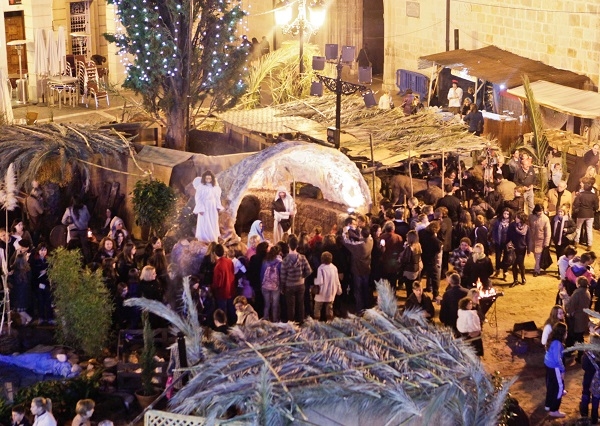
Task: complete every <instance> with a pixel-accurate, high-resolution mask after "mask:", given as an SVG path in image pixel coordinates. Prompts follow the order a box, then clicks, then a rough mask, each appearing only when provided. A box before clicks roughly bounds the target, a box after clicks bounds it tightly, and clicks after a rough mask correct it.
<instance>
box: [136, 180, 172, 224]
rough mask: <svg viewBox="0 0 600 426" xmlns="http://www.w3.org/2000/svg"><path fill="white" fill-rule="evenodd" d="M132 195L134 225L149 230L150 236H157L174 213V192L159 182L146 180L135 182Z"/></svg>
mask: <svg viewBox="0 0 600 426" xmlns="http://www.w3.org/2000/svg"><path fill="white" fill-rule="evenodd" d="M132 195H133V199H132V201H133V212H134V213H135V223H136V224H137V225H139V226H141V227H142V228H144V227H146V228H150V229H149V232H148V233H149V234H150V235H158V234H159V233H160V231H161V230H162V229H163V227H164V225H165V222H166V219H167V218H168V217H169V216H170V215H172V214H173V212H174V211H175V206H176V201H177V196H176V195H175V191H174V190H173V188H171V187H169V186H168V185H166V184H165V183H164V182H161V181H160V180H156V179H152V178H147V179H143V180H139V181H137V182H136V184H135V187H134V188H133V192H132Z"/></svg>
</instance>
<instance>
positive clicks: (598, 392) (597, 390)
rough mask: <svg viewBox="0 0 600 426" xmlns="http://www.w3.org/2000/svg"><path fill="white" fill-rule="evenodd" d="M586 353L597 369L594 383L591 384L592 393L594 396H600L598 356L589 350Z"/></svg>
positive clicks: (593, 378)
mask: <svg viewBox="0 0 600 426" xmlns="http://www.w3.org/2000/svg"><path fill="white" fill-rule="evenodd" d="M586 354H587V356H588V359H589V360H590V362H591V363H592V365H593V366H594V369H595V370H596V372H595V373H594V377H592V383H591V384H590V393H591V394H592V397H594V398H600V368H599V367H598V364H597V360H596V357H595V356H594V355H593V354H591V353H589V352H586Z"/></svg>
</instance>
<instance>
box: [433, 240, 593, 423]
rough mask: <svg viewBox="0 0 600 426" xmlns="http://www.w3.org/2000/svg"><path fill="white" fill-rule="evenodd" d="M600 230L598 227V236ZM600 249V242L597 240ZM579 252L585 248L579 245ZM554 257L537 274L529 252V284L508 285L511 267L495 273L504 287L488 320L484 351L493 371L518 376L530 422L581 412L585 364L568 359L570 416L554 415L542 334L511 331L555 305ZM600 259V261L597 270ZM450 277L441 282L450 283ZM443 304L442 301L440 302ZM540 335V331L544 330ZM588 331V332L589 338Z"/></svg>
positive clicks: (565, 403) (540, 318)
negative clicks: (549, 409)
mask: <svg viewBox="0 0 600 426" xmlns="http://www.w3.org/2000/svg"><path fill="white" fill-rule="evenodd" d="M599 239H600V235H599V233H598V232H595V240H596V241H599ZM594 248H595V250H596V253H598V249H599V248H600V244H598V243H597V244H595V247H594ZM578 252H579V253H582V252H583V251H582V250H581V249H579V250H578ZM552 257H553V260H554V261H555V262H554V264H553V265H552V266H550V268H549V269H548V270H547V272H546V274H545V275H541V276H538V277H536V278H534V277H533V275H532V271H533V266H534V261H533V255H529V256H528V257H527V258H526V262H525V267H526V270H527V272H528V273H527V275H526V279H527V284H525V285H518V286H516V287H514V288H509V285H510V283H512V274H511V273H510V272H509V273H508V276H507V279H506V281H502V280H499V279H494V288H495V289H496V291H497V292H504V295H503V296H502V297H498V299H497V301H496V303H495V306H492V308H491V309H490V311H489V312H488V314H487V316H486V320H487V321H486V323H485V324H484V326H483V336H484V337H483V339H484V348H485V356H484V357H483V359H482V362H483V364H484V365H485V368H486V370H487V371H488V372H490V373H493V372H495V371H499V372H500V374H501V375H502V376H503V377H506V378H510V377H517V380H516V382H515V384H514V385H513V386H512V387H511V389H510V392H511V395H512V396H513V397H515V398H516V399H518V401H519V404H520V406H521V407H522V408H523V409H524V410H525V412H526V413H527V414H528V415H529V416H530V422H531V425H532V426H534V425H562V424H568V425H570V424H575V423H576V420H577V419H579V418H580V416H579V400H580V397H581V382H582V378H583V370H582V369H581V365H580V364H576V363H572V364H570V365H567V371H566V374H565V388H566V390H567V392H568V393H567V395H565V396H564V397H563V399H562V405H561V408H560V409H561V411H563V412H565V413H566V414H567V417H566V418H565V419H560V420H555V419H553V418H551V417H550V416H548V415H547V413H546V412H545V411H544V399H545V395H546V385H545V374H546V373H545V369H544V348H543V346H542V344H541V343H540V340H539V338H537V339H525V340H521V339H519V338H517V337H515V336H514V335H513V334H512V329H513V326H514V324H515V323H521V322H526V321H534V322H535V324H536V325H537V327H538V328H540V329H541V328H542V327H543V325H544V322H545V320H546V318H547V317H548V314H549V313H550V309H551V308H552V306H554V301H555V298H556V292H557V285H558V282H559V280H558V271H557V267H556V257H555V256H554V253H552ZM599 267H600V265H598V266H596V267H595V269H596V271H598V270H600V269H599ZM445 285H446V283H445V282H443V283H442V286H443V287H442V288H445ZM436 309H439V306H436ZM540 335H541V332H540ZM587 340H588V337H587V336H586V341H587Z"/></svg>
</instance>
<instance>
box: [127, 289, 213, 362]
mask: <svg viewBox="0 0 600 426" xmlns="http://www.w3.org/2000/svg"><path fill="white" fill-rule="evenodd" d="M182 285H183V294H182V301H183V313H179V312H176V311H175V310H173V309H172V308H171V307H169V306H166V305H165V304H164V303H161V302H158V301H156V300H150V299H146V298H143V297H140V298H137V297H134V298H131V299H127V300H126V301H125V302H124V304H125V306H135V307H138V308H141V309H142V310H144V311H148V312H151V313H153V314H155V315H158V316H160V317H161V318H164V319H166V320H167V321H169V322H170V323H171V327H172V328H173V334H177V333H178V332H180V331H181V332H182V333H183V334H184V336H185V339H186V352H187V359H188V361H189V363H190V364H191V365H193V364H196V363H198V362H199V361H200V360H202V359H203V358H204V354H203V347H202V343H201V342H202V335H203V329H202V327H201V326H200V322H199V321H198V310H197V308H196V304H195V303H194V300H193V298H192V292H191V289H190V277H185V278H184V279H183V284H182Z"/></svg>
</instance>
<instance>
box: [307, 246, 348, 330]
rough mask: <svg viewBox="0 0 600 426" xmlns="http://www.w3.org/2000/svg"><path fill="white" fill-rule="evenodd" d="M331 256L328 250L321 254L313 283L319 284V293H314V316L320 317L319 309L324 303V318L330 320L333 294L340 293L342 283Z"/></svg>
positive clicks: (331, 317) (338, 294)
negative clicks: (319, 264)
mask: <svg viewBox="0 0 600 426" xmlns="http://www.w3.org/2000/svg"><path fill="white" fill-rule="evenodd" d="M332 260H333V256H332V254H331V253H330V252H328V251H324V252H323V253H322V254H321V266H319V269H317V276H316V278H315V285H316V286H319V293H318V294H315V310H314V318H315V319H316V320H319V319H321V310H322V308H323V305H325V318H326V319H327V320H328V321H330V320H332V319H333V301H334V300H335V296H336V295H337V296H340V295H341V294H342V285H341V284H340V278H339V275H338V269H337V268H336V266H335V265H334V264H333V263H331V262H332Z"/></svg>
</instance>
